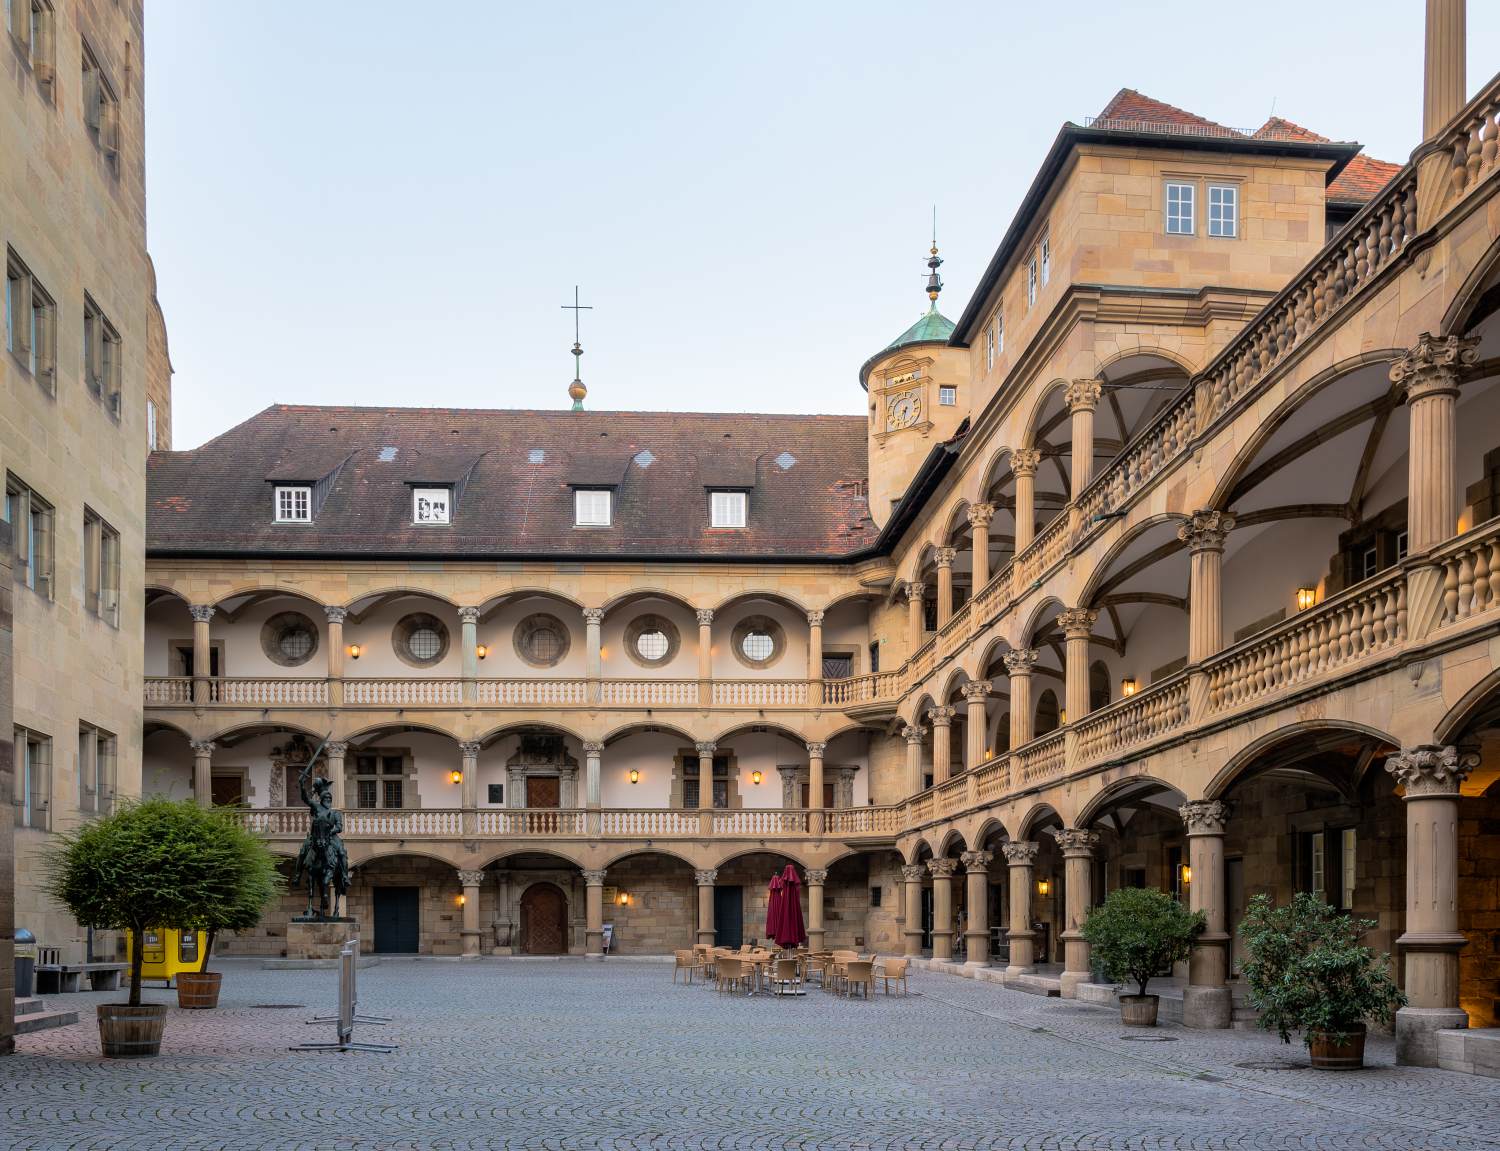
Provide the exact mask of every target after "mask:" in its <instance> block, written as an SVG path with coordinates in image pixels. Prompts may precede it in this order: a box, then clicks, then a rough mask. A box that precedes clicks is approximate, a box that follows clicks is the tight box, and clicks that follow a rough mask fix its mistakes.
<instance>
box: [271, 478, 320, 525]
mask: <svg viewBox="0 0 1500 1151" xmlns="http://www.w3.org/2000/svg"><path fill="white" fill-rule="evenodd" d="M276 522H277V523H279V524H310V523H312V488H304V487H285V488H283V487H278V488H277V489H276Z"/></svg>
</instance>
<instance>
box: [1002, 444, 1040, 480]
mask: <svg viewBox="0 0 1500 1151" xmlns="http://www.w3.org/2000/svg"><path fill="white" fill-rule="evenodd" d="M1041 466H1042V450H1041V449H1040V448H1017V449H1016V450H1015V451H1013V452H1011V453H1010V470H1011V472H1012V473H1013V474H1015V475H1018V476H1034V475H1036V470H1037V468H1039V467H1041Z"/></svg>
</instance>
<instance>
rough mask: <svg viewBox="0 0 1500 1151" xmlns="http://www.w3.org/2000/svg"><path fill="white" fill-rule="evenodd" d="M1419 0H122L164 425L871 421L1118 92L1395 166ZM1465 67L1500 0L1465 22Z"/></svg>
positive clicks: (1401, 146) (1414, 98)
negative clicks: (934, 235) (875, 372)
mask: <svg viewBox="0 0 1500 1151" xmlns="http://www.w3.org/2000/svg"><path fill="white" fill-rule="evenodd" d="M1422 9H1423V5H1422V3H1421V0H1369V2H1365V3H1360V4H1357V5H1356V4H1350V3H1332V2H1328V0H1257V2H1256V3H1255V4H1253V5H1252V6H1251V7H1250V8H1249V9H1246V8H1244V7H1243V6H1238V5H1186V6H1185V5H1183V4H1182V3H1181V2H1180V0H1177V2H1171V3H1168V2H1155V0H1150V2H1147V0H1131V2H1129V3H1121V2H1119V0H1110V2H1104V0H1087V2H1083V0H1075V2H1073V3H1053V4H1034V3H1027V4H1018V3H1011V2H1009V0H1006V2H1003V3H1002V2H999V0H988V2H983V0H981V2H975V3H958V2H954V3H942V4H936V3H934V4H921V3H912V2H910V0H907V2H906V3H896V2H888V0H857V2H855V0H850V2H848V3H837V4H836V3H831V2H818V0H804V2H802V3H798V4H791V3H744V4H728V3H717V2H713V0H693V2H682V3H677V2H672V3H667V2H659V3H645V2H634V3H632V2H625V0H610V2H597V3H596V2H594V0H575V2H569V3H544V4H536V3H528V4H520V3H511V2H508V0H507V2H498V0H497V2H492V3H476V2H469V0H451V2H449V3H446V4H442V5H437V4H433V5H430V6H429V5H427V4H425V3H412V2H411V0H406V2H405V3H399V4H398V3H387V2H385V0H357V2H356V0H261V2H258V3H254V4H243V3H238V4H231V3H223V2H219V0H147V4H146V13H147V36H146V110H147V186H148V194H149V199H148V203H149V232H150V246H151V252H152V255H153V256H154V258H155V260H156V268H157V275H158V280H159V294H160V298H161V302H162V306H163V308H164V310H165V312H166V318H167V330H168V334H169V337H170V340H171V350H172V361H173V365H174V367H175V368H176V373H177V374H176V378H175V384H176V392H175V397H174V405H175V417H174V418H175V428H174V437H175V445H174V446H176V447H178V448H188V447H193V446H195V445H197V444H199V443H201V442H203V441H204V440H206V439H208V438H210V437H212V436H214V435H217V434H218V433H220V432H222V431H223V430H225V429H226V428H228V427H230V426H231V425H233V424H234V423H236V422H238V421H239V420H242V419H244V418H245V417H247V416H249V415H251V414H253V413H254V412H256V411H259V410H260V409H261V408H263V407H265V406H266V405H267V404H270V403H319V404H349V403H358V404H403V405H437V406H454V407H553V408H555V407H563V406H566V405H567V403H568V400H567V396H566V388H567V385H568V382H569V381H570V380H571V378H572V373H573V368H572V358H571V357H570V355H569V354H568V352H569V348H570V346H571V344H572V339H573V327H572V316H571V313H568V312H565V311H563V310H562V309H561V305H562V304H564V303H566V302H570V301H571V299H572V295H573V285H574V284H575V283H577V284H579V285H581V292H582V296H583V302H584V303H585V304H592V305H593V306H594V309H595V310H594V311H592V312H586V313H584V320H583V324H584V328H583V344H584V348H585V349H586V355H585V356H584V360H583V377H584V381H585V383H587V384H588V386H589V398H588V404H589V406H590V407H594V408H601V409H614V408H645V409H661V410H739V411H745V410H749V411H791V412H849V413H858V412H861V411H863V393H862V392H861V391H860V388H859V384H858V379H857V372H858V368H859V365H860V364H861V363H862V362H863V361H864V359H865V358H866V357H867V356H869V355H870V354H871V353H872V352H874V351H876V350H877V349H878V348H880V347H881V346H883V345H884V344H886V343H887V342H889V341H890V340H891V339H892V338H894V337H895V336H896V335H897V334H898V333H899V332H900V331H901V330H902V329H904V328H905V327H906V326H907V325H908V324H910V323H911V322H912V321H914V320H915V319H916V318H917V317H918V316H919V315H920V313H921V311H922V310H923V308H924V306H925V303H926V301H925V298H924V297H923V294H922V284H923V277H924V276H925V274H926V268H925V267H923V264H922V261H923V260H924V259H925V257H926V248H927V245H928V228H929V221H930V214H931V210H932V206H933V205H934V204H936V205H937V209H938V241H939V244H940V245H941V247H942V254H943V256H944V258H945V259H946V261H947V263H946V264H945V265H944V267H943V275H944V279H945V281H946V283H947V290H946V291H945V292H944V295H943V298H942V308H943V310H944V311H945V312H946V313H947V315H948V316H950V317H952V318H957V316H958V314H959V312H960V311H961V310H962V308H963V305H964V303H965V302H966V301H967V299H968V294H969V292H970V291H971V289H972V288H973V285H974V283H975V281H976V279H977V277H978V275H979V273H980V272H981V271H982V269H983V267H984V264H985V263H986V262H987V261H988V259H989V257H990V255H991V254H992V253H993V251H994V249H995V247H996V245H997V244H998V242H999V240H1000V237H1001V235H1002V233H1003V232H1004V230H1005V227H1006V225H1007V224H1008V223H1009V221H1010V218H1011V215H1012V213H1013V211H1014V209H1015V206H1016V204H1017V203H1018V202H1019V200H1020V197H1021V195H1022V194H1023V193H1024V191H1025V189H1026V187H1027V185H1028V184H1029V183H1030V181H1031V179H1032V177H1033V175H1034V174H1035V172H1036V168H1037V165H1038V164H1039V163H1040V162H1041V159H1042V157H1043V155H1044V154H1045V152H1046V149H1047V147H1048V145H1049V144H1050V143H1051V141H1052V138H1053V137H1054V136H1055V135H1056V133H1057V129H1058V127H1059V126H1060V125H1061V124H1062V122H1063V121H1064V120H1069V119H1072V120H1080V121H1081V120H1082V119H1083V118H1084V117H1085V116H1089V115H1093V114H1094V113H1097V112H1098V111H1099V110H1100V109H1101V108H1102V107H1103V106H1104V104H1105V103H1106V101H1108V99H1109V98H1110V96H1111V95H1113V93H1114V92H1115V91H1116V90H1117V89H1118V88H1121V87H1133V88H1137V89H1139V90H1141V91H1143V92H1145V93H1147V94H1148V95H1151V96H1155V97H1157V98H1158V99H1161V100H1165V101H1167V102H1169V103H1173V104H1177V105H1180V106H1182V107H1185V108H1188V109H1190V110H1192V111H1195V112H1198V113H1200V114H1201V115H1204V116H1208V117H1210V118H1211V119H1214V120H1217V121H1219V122H1220V123H1223V124H1228V125H1231V126H1234V127H1255V126H1256V125H1258V124H1260V123H1261V122H1262V121H1264V119H1265V118H1266V116H1267V115H1268V114H1270V113H1271V111H1272V109H1273V106H1274V110H1275V112H1276V113H1277V114H1278V115H1282V116H1285V117H1287V118H1288V119H1290V120H1294V121H1296V122H1298V123H1300V124H1303V125H1305V126H1306V127H1309V128H1312V129H1313V130H1315V131H1318V132H1321V133H1323V134H1324V135H1327V136H1332V137H1334V138H1336V139H1352V140H1359V141H1361V142H1363V143H1364V144H1365V145H1366V148H1367V150H1368V151H1369V152H1370V154H1371V155H1374V156H1377V157H1379V158H1381V159H1387V160H1393V161H1398V162H1399V161H1404V160H1405V159H1406V157H1407V155H1408V154H1409V152H1410V151H1411V149H1412V148H1413V147H1414V146H1415V144H1416V143H1417V141H1418V135H1419V131H1420V119H1421V83H1422V77H1421V70H1422ZM1469 43H1470V53H1469V65H1468V68H1469V72H1468V77H1469V88H1470V91H1471V92H1472V91H1473V90H1474V89H1476V88H1478V87H1479V86H1480V85H1481V84H1482V83H1483V82H1484V81H1486V80H1487V79H1488V78H1489V77H1490V76H1491V75H1492V74H1493V72H1494V70H1495V69H1496V67H1497V66H1500V59H1497V58H1496V57H1495V55H1494V54H1491V55H1490V58H1488V59H1486V58H1485V55H1484V53H1483V52H1482V51H1480V50H1479V49H1481V48H1482V47H1483V46H1485V45H1491V44H1495V43H1500V4H1496V3H1492V2H1491V0H1480V2H1478V3H1471V4H1470V5H1469Z"/></svg>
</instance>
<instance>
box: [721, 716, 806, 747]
mask: <svg viewBox="0 0 1500 1151" xmlns="http://www.w3.org/2000/svg"><path fill="white" fill-rule="evenodd" d="M763 731H764V732H770V733H771V734H773V735H779V736H781V737H782V738H784V739H787V740H790V741H791V742H792V743H799V744H803V745H804V746H805V745H806V744H807V743H808V737H807V736H806V735H804V734H803V733H802V732H800V731H794V730H793V729H792V728H790V727H787V726H785V725H784V724H780V723H775V722H767V721H765V720H757V721H756V722H754V723H736V724H735V725H734V726H733V727H729V728H725V729H724V730H723V731H721V732H719V733H718V734H717V735H715V736H713V737H712V738H713V742H714V743H716V744H719V743H723V742H724V741H725V740H727V739H729V738H731V737H732V736H735V735H739V734H740V733H741V732H763Z"/></svg>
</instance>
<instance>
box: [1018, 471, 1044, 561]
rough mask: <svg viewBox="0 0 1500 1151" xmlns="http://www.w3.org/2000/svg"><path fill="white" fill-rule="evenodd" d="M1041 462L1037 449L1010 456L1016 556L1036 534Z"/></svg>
mask: <svg viewBox="0 0 1500 1151" xmlns="http://www.w3.org/2000/svg"><path fill="white" fill-rule="evenodd" d="M1041 462H1042V453H1041V449H1039V448H1017V449H1016V450H1015V451H1013V452H1011V454H1010V470H1011V474H1012V475H1014V476H1015V477H1016V554H1017V555H1020V553H1021V551H1022V549H1024V548H1025V547H1026V545H1027V544H1029V543H1030V542H1031V540H1032V537H1033V536H1034V535H1035V534H1036V470H1037V468H1038V467H1039V466H1041Z"/></svg>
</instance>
